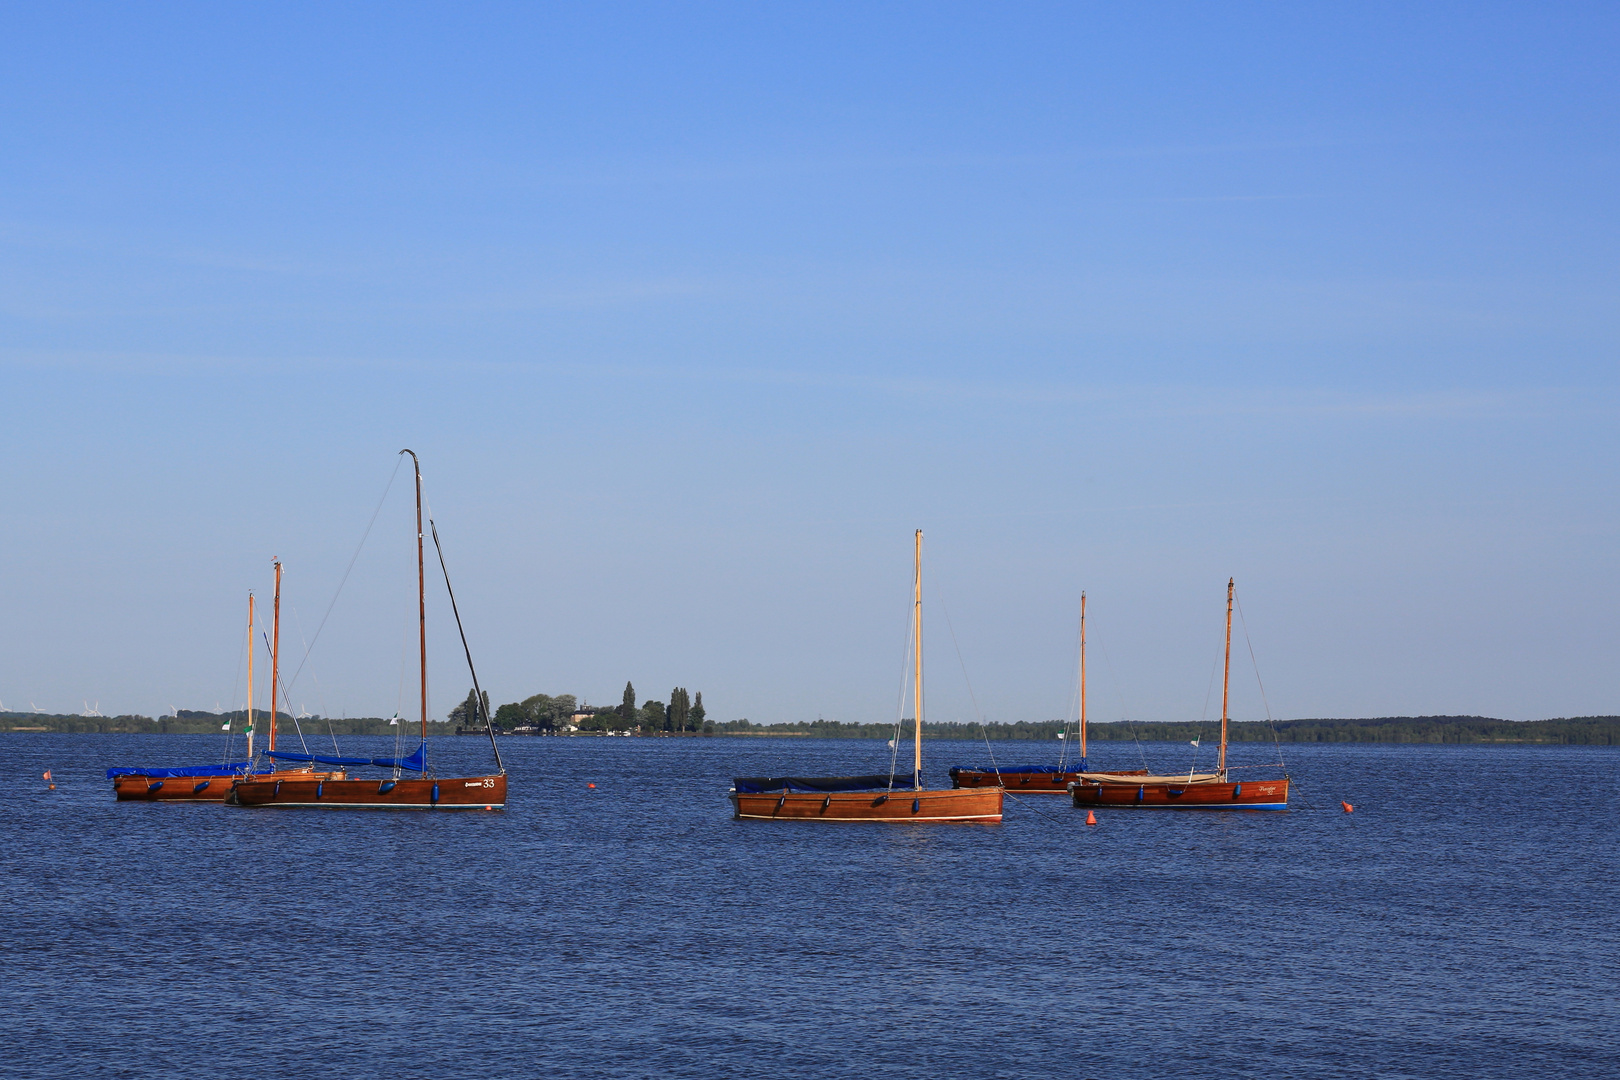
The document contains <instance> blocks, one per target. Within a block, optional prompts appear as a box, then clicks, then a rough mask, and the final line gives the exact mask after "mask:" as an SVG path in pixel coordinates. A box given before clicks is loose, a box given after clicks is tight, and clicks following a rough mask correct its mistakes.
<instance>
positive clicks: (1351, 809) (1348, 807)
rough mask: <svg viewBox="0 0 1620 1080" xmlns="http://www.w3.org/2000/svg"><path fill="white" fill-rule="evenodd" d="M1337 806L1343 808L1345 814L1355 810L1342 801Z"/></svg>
mask: <svg viewBox="0 0 1620 1080" xmlns="http://www.w3.org/2000/svg"><path fill="white" fill-rule="evenodd" d="M1339 805H1340V806H1342V807H1344V812H1345V813H1347V814H1348V813H1350V812H1351V811H1353V810H1354V809H1355V807H1353V806H1351V805H1350V804H1349V803H1347V802H1344V801H1342V800H1341V801H1340V802H1339Z"/></svg>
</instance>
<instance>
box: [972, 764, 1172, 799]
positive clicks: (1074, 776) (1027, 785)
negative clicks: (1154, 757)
mask: <svg viewBox="0 0 1620 1080" xmlns="http://www.w3.org/2000/svg"><path fill="white" fill-rule="evenodd" d="M1140 772H1141V773H1142V775H1144V776H1145V775H1146V774H1147V770H1145V769H1143V770H1140ZM1121 775H1126V776H1128V775H1131V774H1130V773H1122V774H1121ZM1079 779H1080V774H1079V773H1078V772H1003V773H998V772H995V771H994V770H991V769H952V770H951V785H952V786H953V787H958V788H987V787H1001V788H1006V789H1007V790H1008V791H1010V792H1012V793H1013V794H1014V795H1067V794H1068V793H1069V785H1070V784H1072V783H1074V782H1075V781H1077V780H1079Z"/></svg>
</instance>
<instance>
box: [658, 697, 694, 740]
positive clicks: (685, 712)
mask: <svg viewBox="0 0 1620 1080" xmlns="http://www.w3.org/2000/svg"><path fill="white" fill-rule="evenodd" d="M665 715H666V716H667V717H668V722H667V723H665V725H664V730H665V731H685V730H686V728H687V725H688V724H689V723H690V722H691V717H692V699H691V698H690V697H689V696H687V693H686V688H685V687H684V686H677V687H676V688H675V689H673V690H671V691H670V692H669V708H668V709H667V710H666V712H665Z"/></svg>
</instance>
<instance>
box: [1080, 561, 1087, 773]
mask: <svg viewBox="0 0 1620 1080" xmlns="http://www.w3.org/2000/svg"><path fill="white" fill-rule="evenodd" d="M1080 771H1081V772H1085V771H1086V594H1085V593H1083V592H1082V593H1081V594H1080Z"/></svg>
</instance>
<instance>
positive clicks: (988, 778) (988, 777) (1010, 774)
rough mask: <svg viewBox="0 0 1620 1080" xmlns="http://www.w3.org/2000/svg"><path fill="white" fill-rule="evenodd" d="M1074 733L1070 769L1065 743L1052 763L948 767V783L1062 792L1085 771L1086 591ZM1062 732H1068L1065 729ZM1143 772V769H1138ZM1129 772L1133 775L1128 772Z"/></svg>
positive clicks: (1082, 604) (1039, 792)
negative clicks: (1076, 743) (1076, 752)
mask: <svg viewBox="0 0 1620 1080" xmlns="http://www.w3.org/2000/svg"><path fill="white" fill-rule="evenodd" d="M1076 728H1077V730H1076V731H1075V734H1076V735H1078V736H1079V740H1080V760H1079V761H1078V762H1076V763H1075V764H1074V766H1073V767H1072V768H1071V767H1070V766H1069V762H1068V756H1069V743H1068V740H1067V739H1065V740H1064V744H1063V754H1062V757H1061V758H1060V760H1059V761H1058V762H1057V764H1055V765H992V766H990V767H989V768H985V769H964V768H961V767H958V766H952V767H951V784H952V785H954V786H955V787H959V788H981V787H1002V788H1006V789H1007V790H1009V791H1015V792H1019V793H1020V794H1031V795H1064V794H1067V793H1068V790H1069V785H1070V784H1072V783H1074V782H1075V781H1076V780H1078V779H1080V777H1081V775H1082V774H1083V773H1085V771H1086V594H1085V593H1081V594H1080V718H1079V723H1078V724H1077V725H1076ZM1064 734H1065V735H1068V734H1069V732H1067V731H1065V732H1064ZM1141 772H1142V774H1146V773H1147V770H1146V769H1143V770H1141ZM1129 775H1137V774H1135V773H1131V774H1129Z"/></svg>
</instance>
